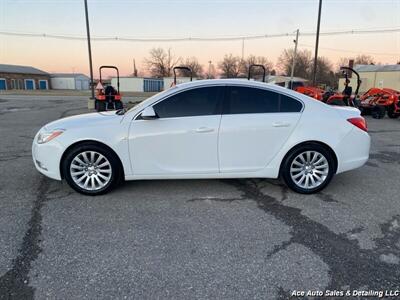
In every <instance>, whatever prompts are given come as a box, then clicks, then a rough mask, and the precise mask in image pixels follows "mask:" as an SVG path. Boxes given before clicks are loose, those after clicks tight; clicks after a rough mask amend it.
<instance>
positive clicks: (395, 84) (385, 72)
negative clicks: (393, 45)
mask: <svg viewBox="0 0 400 300" xmlns="http://www.w3.org/2000/svg"><path fill="white" fill-rule="evenodd" d="M354 70H356V71H357V72H358V73H359V74H360V79H361V86H360V93H364V92H366V91H368V90H369V89H370V88H373V87H377V88H391V89H394V90H398V91H400V65H399V64H398V65H356V66H355V67H354ZM349 79H350V85H351V86H352V87H353V91H354V89H355V87H356V86H357V76H356V75H354V74H353V75H352V77H351V78H349ZM344 80H345V79H344V78H340V79H339V83H338V84H339V90H341V89H343V87H344Z"/></svg>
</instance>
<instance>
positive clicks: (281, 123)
mask: <svg viewBox="0 0 400 300" xmlns="http://www.w3.org/2000/svg"><path fill="white" fill-rule="evenodd" d="M272 126H273V127H289V126H290V123H286V122H275V123H272Z"/></svg>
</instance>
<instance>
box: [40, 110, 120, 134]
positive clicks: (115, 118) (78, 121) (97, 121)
mask: <svg viewBox="0 0 400 300" xmlns="http://www.w3.org/2000/svg"><path fill="white" fill-rule="evenodd" d="M122 118H123V116H121V115H117V114H116V113H115V111H107V112H96V113H88V114H83V115H76V116H72V117H67V118H63V119H59V120H56V121H53V122H50V123H48V124H46V125H45V126H44V128H45V129H46V130H53V129H69V128H76V127H88V126H99V125H101V124H104V123H108V122H120V121H121V120H122Z"/></svg>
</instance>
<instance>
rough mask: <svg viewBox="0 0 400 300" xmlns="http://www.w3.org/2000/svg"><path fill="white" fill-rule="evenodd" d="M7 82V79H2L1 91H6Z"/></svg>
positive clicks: (0, 83)
mask: <svg viewBox="0 0 400 300" xmlns="http://www.w3.org/2000/svg"><path fill="white" fill-rule="evenodd" d="M6 89H7V86H6V80H5V79H0V90H6Z"/></svg>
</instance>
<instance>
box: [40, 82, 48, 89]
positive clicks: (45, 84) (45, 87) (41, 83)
mask: <svg viewBox="0 0 400 300" xmlns="http://www.w3.org/2000/svg"><path fill="white" fill-rule="evenodd" d="M39 89H41V90H47V80H40V81H39Z"/></svg>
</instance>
